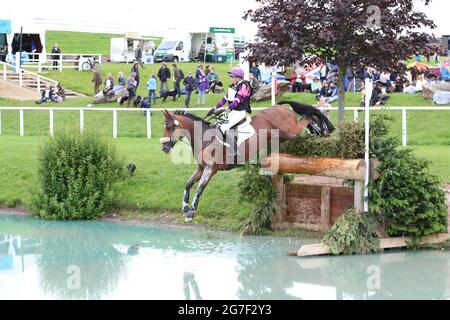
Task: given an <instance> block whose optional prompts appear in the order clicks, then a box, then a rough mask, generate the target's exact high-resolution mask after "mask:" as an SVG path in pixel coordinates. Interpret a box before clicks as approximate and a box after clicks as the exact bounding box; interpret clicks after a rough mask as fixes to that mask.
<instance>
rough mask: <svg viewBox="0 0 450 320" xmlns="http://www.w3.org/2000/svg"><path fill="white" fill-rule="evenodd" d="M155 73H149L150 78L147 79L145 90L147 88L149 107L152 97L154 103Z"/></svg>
mask: <svg viewBox="0 0 450 320" xmlns="http://www.w3.org/2000/svg"><path fill="white" fill-rule="evenodd" d="M157 82H158V81H156V77H155V74H154V73H153V72H152V73H151V74H150V78H149V79H148V81H147V90H148V103H149V108H151V107H152V98H153V104H156V86H157Z"/></svg>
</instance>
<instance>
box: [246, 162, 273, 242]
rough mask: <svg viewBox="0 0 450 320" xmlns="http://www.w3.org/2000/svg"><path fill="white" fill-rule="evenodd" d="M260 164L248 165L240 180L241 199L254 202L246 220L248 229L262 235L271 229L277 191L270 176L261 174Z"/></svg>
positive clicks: (248, 231) (251, 232) (249, 231)
mask: <svg viewBox="0 0 450 320" xmlns="http://www.w3.org/2000/svg"><path fill="white" fill-rule="evenodd" d="M260 168H261V167H260V166H259V165H248V164H247V165H246V166H245V167H244V169H243V171H244V173H243V175H242V177H241V180H240V182H239V190H240V198H239V201H247V202H249V203H252V204H253V205H254V206H253V209H252V211H251V212H250V214H249V217H248V219H247V221H246V227H245V229H247V231H246V232H245V233H249V234H252V235H261V234H263V233H264V231H265V230H267V229H270V224H271V220H272V216H273V214H274V213H275V210H276V207H275V198H276V196H277V191H276V189H275V187H274V186H273V184H272V179H271V177H270V176H265V175H260V174H259V171H260Z"/></svg>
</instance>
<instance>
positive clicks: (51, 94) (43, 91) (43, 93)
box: [41, 88, 54, 100]
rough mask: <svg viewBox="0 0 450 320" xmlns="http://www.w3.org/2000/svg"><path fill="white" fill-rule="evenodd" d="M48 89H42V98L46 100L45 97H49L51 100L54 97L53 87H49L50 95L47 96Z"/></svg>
mask: <svg viewBox="0 0 450 320" xmlns="http://www.w3.org/2000/svg"><path fill="white" fill-rule="evenodd" d="M46 91H47V89H44V90H42V92H41V98H42V100H45V99H48V100H51V99H52V97H53V94H54V93H53V89H51V88H50V89H49V93H48V97H46V96H45V92H46Z"/></svg>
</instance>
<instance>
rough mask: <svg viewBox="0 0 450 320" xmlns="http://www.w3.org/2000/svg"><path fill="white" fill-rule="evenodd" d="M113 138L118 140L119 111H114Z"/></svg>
mask: <svg viewBox="0 0 450 320" xmlns="http://www.w3.org/2000/svg"><path fill="white" fill-rule="evenodd" d="M113 138H117V110H113Z"/></svg>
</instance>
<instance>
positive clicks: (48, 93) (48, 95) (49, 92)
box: [36, 84, 53, 104]
mask: <svg viewBox="0 0 450 320" xmlns="http://www.w3.org/2000/svg"><path fill="white" fill-rule="evenodd" d="M52 97H53V89H52V87H51V86H50V84H47V85H46V86H45V89H44V90H42V92H41V99H39V100H37V101H36V104H41V103H43V102H47V101H52Z"/></svg>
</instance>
